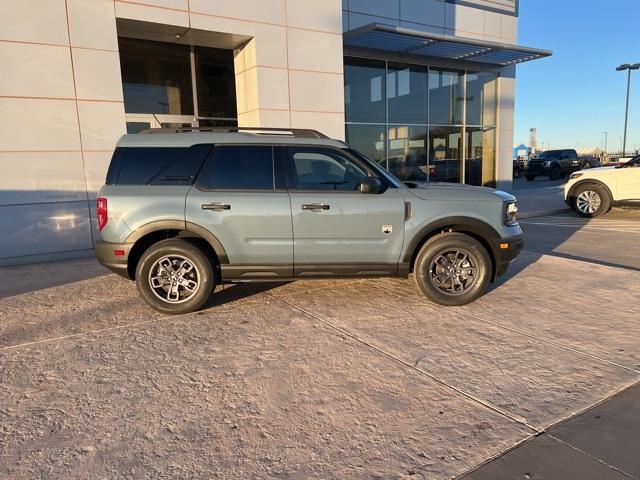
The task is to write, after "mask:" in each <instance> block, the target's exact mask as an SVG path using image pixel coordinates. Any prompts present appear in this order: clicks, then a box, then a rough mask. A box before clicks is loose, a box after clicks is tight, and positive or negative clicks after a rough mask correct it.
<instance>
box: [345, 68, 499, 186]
mask: <svg viewBox="0 0 640 480" xmlns="http://www.w3.org/2000/svg"><path fill="white" fill-rule="evenodd" d="M344 72H345V73H344V81H345V118H346V139H347V142H348V143H349V144H350V145H352V146H353V147H354V148H357V149H358V150H360V151H362V152H363V153H364V154H366V155H367V156H368V157H370V158H371V159H373V160H375V161H376V162H378V163H380V164H381V165H383V166H384V167H386V168H387V169H389V170H390V171H391V172H393V173H394V174H395V175H396V176H397V177H398V178H400V179H401V180H415V181H439V182H463V183H468V184H472V185H486V186H492V185H493V184H494V181H495V160H496V157H495V150H496V149H495V130H496V128H495V127H496V125H495V124H496V97H497V87H496V85H497V79H498V75H497V73H495V72H472V71H464V70H455V69H451V68H439V67H432V66H421V65H409V64H401V63H396V62H391V61H384V60H370V59H362V58H353V57H345V67H344Z"/></svg>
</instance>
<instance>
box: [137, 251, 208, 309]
mask: <svg viewBox="0 0 640 480" xmlns="http://www.w3.org/2000/svg"><path fill="white" fill-rule="evenodd" d="M165 257H166V258H165ZM167 261H168V262H169V263H167ZM181 261H182V262H183V263H180V262H181ZM160 262H162V263H160ZM163 264H164V265H163ZM165 265H166V266H168V268H167V267H166V266H165ZM190 266H191V268H190V269H189V270H187V269H188V268H189V267H190ZM152 269H153V270H154V272H153V273H155V274H157V275H156V276H153V277H152V275H150V272H151V271H152ZM170 269H171V271H170ZM174 269H176V270H174ZM171 272H173V273H175V275H172V273H171ZM152 278H153V279H155V280H154V281H155V282H157V283H158V284H159V285H158V286H156V287H155V288H154V287H153V286H152ZM169 282H172V283H171V286H169ZM194 283H196V284H197V287H193V288H192V290H194V291H193V292H192V293H189V290H188V288H189V287H190V286H193V285H194ZM136 286H137V287H138V292H139V293H140V296H141V297H142V298H143V300H144V301H145V302H147V304H149V306H150V307H151V308H153V309H154V310H157V311H159V312H162V313H168V314H171V315H179V314H182V313H190V312H194V311H196V310H198V309H200V308H202V306H203V305H204V304H205V303H206V302H207V300H209V298H211V295H212V294H213V290H214V288H215V286H216V278H215V270H214V268H213V265H212V262H211V260H210V259H209V258H207V255H205V253H204V252H203V251H202V250H201V249H200V248H198V247H197V246H195V245H194V244H192V243H190V242H188V241H187V240H179V239H174V238H172V239H168V240H162V241H161V242H158V243H155V244H153V245H152V246H151V247H149V248H148V249H147V250H146V251H145V252H144V253H143V254H142V256H141V257H140V261H139V262H138V265H137V267H136ZM176 295H177V298H168V297H176ZM160 296H164V297H167V298H164V299H162V298H160Z"/></svg>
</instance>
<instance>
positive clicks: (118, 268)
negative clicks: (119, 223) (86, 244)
mask: <svg viewBox="0 0 640 480" xmlns="http://www.w3.org/2000/svg"><path fill="white" fill-rule="evenodd" d="M131 247H133V244H132V243H111V242H105V241H102V240H97V241H96V242H95V251H96V258H97V259H98V261H99V262H100V263H101V264H102V265H104V266H105V267H107V268H108V269H109V270H111V271H112V272H114V273H117V274H118V275H120V276H121V277H124V278H126V279H128V280H131V279H132V278H131V275H129V269H128V267H129V252H130V251H131Z"/></svg>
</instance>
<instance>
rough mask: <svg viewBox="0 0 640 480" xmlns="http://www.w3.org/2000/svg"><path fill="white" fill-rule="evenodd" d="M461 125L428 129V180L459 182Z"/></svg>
mask: <svg viewBox="0 0 640 480" xmlns="http://www.w3.org/2000/svg"><path fill="white" fill-rule="evenodd" d="M461 153H462V127H431V129H429V167H430V169H431V171H430V174H429V180H431V181H436V182H453V183H461V182H462V176H461V168H460V166H461V163H462V162H461V160H460V155H461Z"/></svg>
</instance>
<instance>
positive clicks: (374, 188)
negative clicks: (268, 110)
mask: <svg viewBox="0 0 640 480" xmlns="http://www.w3.org/2000/svg"><path fill="white" fill-rule="evenodd" d="M358 190H359V191H360V192H361V193H373V194H378V193H382V192H383V191H384V185H383V184H382V180H380V179H379V178H378V177H365V178H363V179H362V183H360V185H358Z"/></svg>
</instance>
